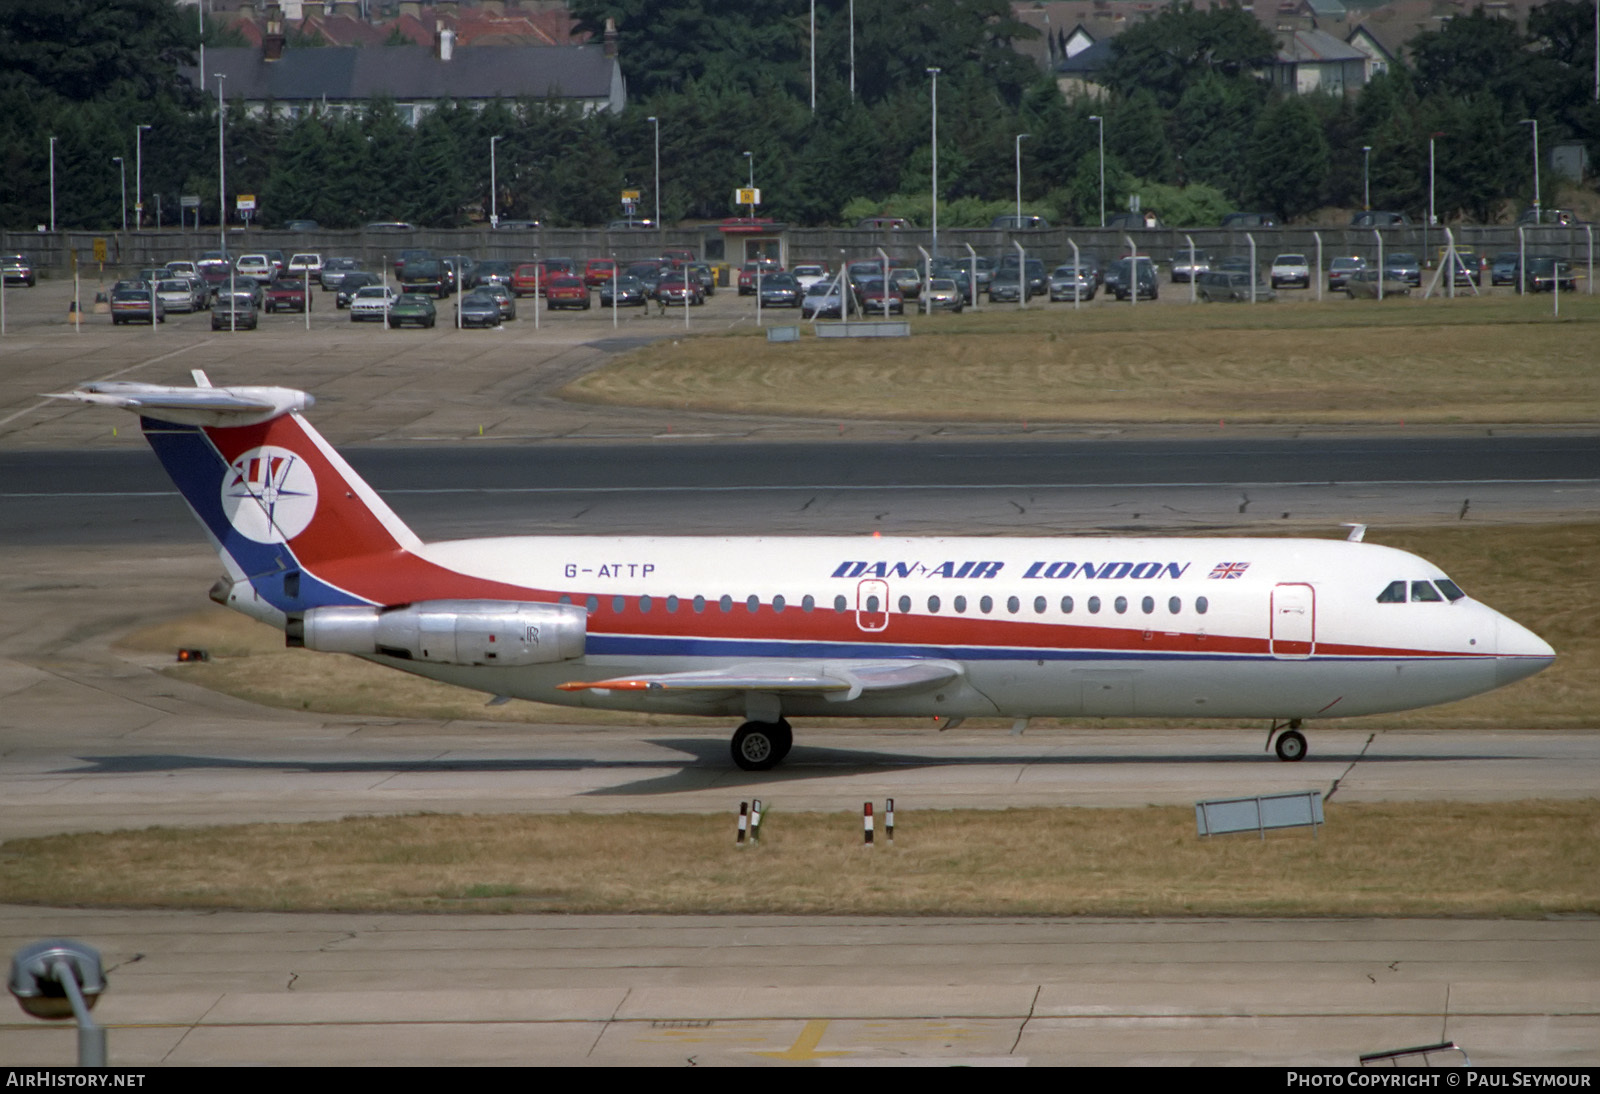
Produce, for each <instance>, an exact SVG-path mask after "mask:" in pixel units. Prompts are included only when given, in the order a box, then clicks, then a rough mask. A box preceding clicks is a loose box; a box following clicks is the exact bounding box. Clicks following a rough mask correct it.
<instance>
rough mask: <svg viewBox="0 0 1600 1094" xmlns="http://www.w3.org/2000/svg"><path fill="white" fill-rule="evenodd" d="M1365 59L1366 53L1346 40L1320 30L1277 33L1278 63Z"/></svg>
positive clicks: (1329, 62) (1319, 62)
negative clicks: (1342, 40)
mask: <svg viewBox="0 0 1600 1094" xmlns="http://www.w3.org/2000/svg"><path fill="white" fill-rule="evenodd" d="M1338 61H1360V62H1362V63H1363V64H1365V63H1366V61H1367V55H1366V54H1365V53H1362V52H1361V51H1360V50H1359V49H1357V48H1356V47H1355V46H1352V45H1351V44H1350V43H1348V42H1341V41H1340V40H1339V39H1337V38H1335V37H1334V36H1333V35H1331V34H1324V33H1323V32H1322V31H1320V30H1289V31H1283V32H1281V33H1280V34H1279V35H1278V63H1279V64H1293V63H1299V64H1331V63H1334V62H1338Z"/></svg>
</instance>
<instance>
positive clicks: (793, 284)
mask: <svg viewBox="0 0 1600 1094" xmlns="http://www.w3.org/2000/svg"><path fill="white" fill-rule="evenodd" d="M805 294H806V291H805V290H804V289H802V288H801V287H800V282H799V281H798V280H797V279H796V278H795V276H794V275H793V274H786V273H781V274H773V275H772V276H771V277H764V278H762V279H761V306H762V307H763V308H798V307H799V306H800V301H801V299H802V298H803V297H804V296H805Z"/></svg>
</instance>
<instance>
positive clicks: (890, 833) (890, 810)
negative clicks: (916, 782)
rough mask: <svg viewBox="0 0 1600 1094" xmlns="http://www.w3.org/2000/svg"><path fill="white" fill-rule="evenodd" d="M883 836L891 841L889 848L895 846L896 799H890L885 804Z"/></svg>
mask: <svg viewBox="0 0 1600 1094" xmlns="http://www.w3.org/2000/svg"><path fill="white" fill-rule="evenodd" d="M883 835H884V838H886V839H887V840H888V841H889V846H891V847H893V846H894V799H893V798H889V799H888V800H887V801H885V802H884V803H883Z"/></svg>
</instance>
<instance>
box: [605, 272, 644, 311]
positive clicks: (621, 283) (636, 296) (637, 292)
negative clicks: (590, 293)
mask: <svg viewBox="0 0 1600 1094" xmlns="http://www.w3.org/2000/svg"><path fill="white" fill-rule="evenodd" d="M649 302H650V297H649V294H647V293H646V292H645V291H644V285H643V284H642V283H641V282H640V281H639V279H638V278H637V277H629V276H628V275H627V274H623V275H622V276H621V277H618V278H613V279H612V280H610V281H607V282H606V283H605V284H604V285H601V286H600V306H601V307H602V308H613V307H615V308H642V307H644V306H645V305H646V304H648V303H649Z"/></svg>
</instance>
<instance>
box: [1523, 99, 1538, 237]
mask: <svg viewBox="0 0 1600 1094" xmlns="http://www.w3.org/2000/svg"><path fill="white" fill-rule="evenodd" d="M1521 124H1523V125H1531V126H1533V222H1534V223H1535V224H1543V223H1544V211H1543V209H1542V207H1541V206H1540V204H1539V119H1538V118H1523V119H1522V122H1521Z"/></svg>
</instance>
